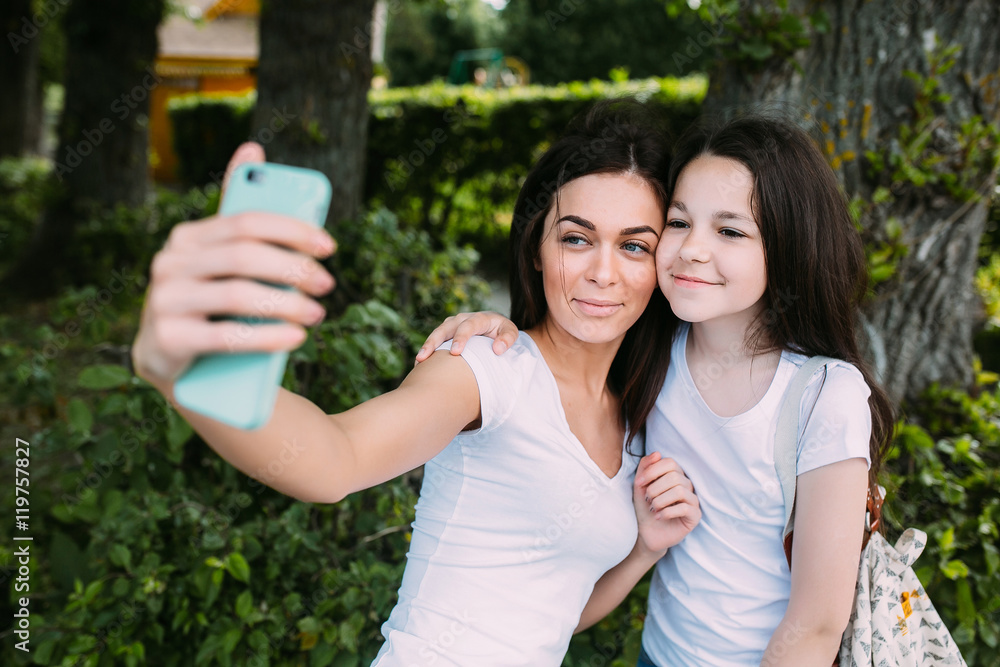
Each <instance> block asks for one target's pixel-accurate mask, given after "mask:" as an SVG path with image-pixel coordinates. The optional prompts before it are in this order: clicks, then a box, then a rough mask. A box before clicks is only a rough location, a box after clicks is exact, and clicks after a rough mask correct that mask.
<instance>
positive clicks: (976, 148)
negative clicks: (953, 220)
mask: <svg viewBox="0 0 1000 667" xmlns="http://www.w3.org/2000/svg"><path fill="white" fill-rule="evenodd" d="M959 51H961V46H959V45H954V46H950V47H942V46H940V45H936V46H935V47H934V48H933V49H932V50H930V51H928V53H927V67H928V72H927V74H921V73H920V72H917V71H913V70H907V71H906V72H904V75H905V76H906V77H907V78H908V79H910V80H911V81H912V82H913V86H914V101H913V117H912V121H911V122H909V123H900V124H899V130H898V132H899V134H898V137H897V138H896V140H894V141H888V142H885V145H886V148H885V149H884V150H882V151H867V152H866V157H867V158H868V162H869V165H870V171H871V173H872V174H873V175H874V176H875V177H876V178H877V179H879V181H880V182H882V183H883V188H887V189H888V191H889V193H888V195H887V197H886V199H887V200H888V201H892V200H894V199H895V198H896V197H899V196H903V195H905V194H909V193H912V192H914V191H925V192H929V193H931V194H945V195H947V196H949V197H950V198H953V199H956V200H958V201H960V202H966V201H971V200H975V199H979V198H980V197H983V196H984V194H985V196H990V194H992V190H993V186H994V183H993V182H992V181H990V182H987V183H982V182H981V178H982V176H981V175H982V174H995V173H996V169H997V165H998V163H1000V129H997V128H996V127H995V126H994V125H993V124H991V123H989V122H987V121H985V120H984V119H983V118H982V116H979V115H973V116H971V117H968V118H964V119H962V120H961V121H960V122H958V124H957V125H954V124H951V123H949V122H948V120H947V117H946V115H945V114H944V113H943V107H944V105H946V104H947V103H948V102H949V101H950V100H951V96H950V95H948V94H947V93H945V92H943V90H942V89H941V77H942V76H943V75H944V74H946V73H947V72H948V71H949V70H950V69H951V68H952V67H954V66H955V62H956V60H955V58H956V55H957V54H958V53H959Z"/></svg>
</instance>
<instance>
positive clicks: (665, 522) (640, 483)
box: [632, 452, 701, 555]
mask: <svg viewBox="0 0 1000 667" xmlns="http://www.w3.org/2000/svg"><path fill="white" fill-rule="evenodd" d="M632 501H633V504H634V505H635V515H636V518H637V519H638V522H639V543H640V544H641V545H642V546H644V547H645V549H646V550H647V551H649V552H650V553H657V554H659V555H662V554H664V553H666V551H667V549H668V548H670V547H672V546H674V545H675V544H677V543H678V542H680V541H681V540H682V539H684V538H685V537H686V536H687V534H688V533H690V532H691V531H692V530H693V529H694V527H695V526H697V525H698V522H699V521H701V505H700V504H699V502H698V496H697V495H696V494H695V492H694V485H693V484H692V483H691V480H690V479H688V477H687V475H685V474H684V471H683V470H681V467H680V466H679V465H677V462H676V461H674V460H673V459H669V458H668V459H665V458H663V457H661V456H660V453H659V452H653V453H652V454H648V455H646V456H644V457H642V460H640V461H639V467H638V469H637V470H636V473H635V483H634V484H633V487H632Z"/></svg>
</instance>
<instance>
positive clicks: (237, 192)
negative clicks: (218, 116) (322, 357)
mask: <svg viewBox="0 0 1000 667" xmlns="http://www.w3.org/2000/svg"><path fill="white" fill-rule="evenodd" d="M255 158H256V159H258V160H259V159H262V158H263V151H262V149H261V148H260V146H258V145H256V144H245V145H244V146H243V147H241V149H240V150H238V151H237V153H236V155H235V156H234V158H233V163H234V164H236V163H239V162H241V161H244V162H245V161H246V160H251V159H255ZM229 180H230V183H229V185H228V187H227V189H226V193H225V194H224V196H223V201H222V206H221V207H220V212H219V216H218V217H213V218H209V219H206V220H201V221H196V222H188V223H182V224H179V225H177V226H176V227H175V228H174V229H173V230H172V231H171V234H170V238H169V239H168V241H167V243H166V245H165V246H164V248H163V249H162V250H161V251H160V252H159V253H157V256H156V257H155V258H154V261H153V266H152V269H151V271H150V276H151V279H150V286H149V290H148V292H147V296H146V303H145V305H144V308H143V314H142V320H141V323H140V328H139V332H138V334H137V336H136V340H135V342H134V344H133V347H132V359H133V364H134V366H135V368H136V372H137V373H138V374H139V375H140V376H142V377H144V378H145V379H147V380H148V381H149V382H151V383H152V384H153V385H154V386H156V387H157V388H158V389H160V391H161V392H163V393H164V394H165V395H167V396H169V395H170V392H171V390H173V394H174V397H175V398H176V400H177V401H178V403H180V404H181V405H183V406H184V407H188V408H189V409H191V410H194V411H198V412H202V413H204V414H207V415H209V416H211V417H213V418H215V419H218V420H219V421H223V422H224V423H227V424H230V425H232V426H237V427H239V428H255V427H257V426H261V425H263V424H264V423H266V421H267V419H268V418H269V416H270V412H271V408H272V407H273V403H274V396H275V395H276V393H277V390H278V385H279V383H280V380H281V377H282V375H283V371H284V366H285V361H286V359H287V352H288V350H290V349H293V348H294V347H297V346H298V345H299V344H301V342H302V341H303V340H304V338H305V330H304V328H303V326H309V325H312V324H315V323H316V322H317V321H318V320H319V319H321V317H322V314H323V310H322V307H321V306H320V305H319V304H318V303H317V302H316V301H314V300H313V299H312V298H310V295H311V296H319V295H321V294H324V293H326V292H327V291H329V289H330V288H331V287H332V286H333V279H332V277H331V276H330V275H329V273H328V272H327V271H326V270H325V269H324V268H323V267H322V265H320V264H319V263H318V262H317V261H316V260H315V259H314V258H318V257H325V256H328V255H329V254H330V253H331V252H332V251H333V247H334V244H333V241H332V239H331V238H330V237H329V235H328V234H327V233H326V232H325V231H323V230H322V229H317V228H318V227H321V226H322V223H323V220H324V219H325V217H326V207H327V206H328V201H329V192H330V188H329V182H328V181H327V180H326V178H325V177H323V176H322V174H319V173H318V172H312V171H311V170H301V169H297V168H293V167H285V166H282V165H270V164H266V163H259V162H254V163H248V164H243V165H240V166H238V167H236V168H235V169H234V170H233V171H232V175H231V177H230V179H229ZM279 285H280V288H279V287H278V286H279ZM289 285H292V286H294V287H295V288H296V289H290V288H289V287H288V286H289ZM192 361H193V362H194V363H192ZM182 373H183V375H182Z"/></svg>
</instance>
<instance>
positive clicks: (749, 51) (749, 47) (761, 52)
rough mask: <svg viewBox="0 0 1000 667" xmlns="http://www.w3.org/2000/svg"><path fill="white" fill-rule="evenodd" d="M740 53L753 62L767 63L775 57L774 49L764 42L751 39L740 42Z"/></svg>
mask: <svg viewBox="0 0 1000 667" xmlns="http://www.w3.org/2000/svg"><path fill="white" fill-rule="evenodd" d="M739 50H740V53H741V54H742V55H744V56H746V57H748V58H750V59H751V60H758V61H761V62H763V61H765V60H767V59H768V58H770V57H771V56H773V55H774V48H773V47H772V46H771V45H770V44H768V43H766V42H763V41H760V40H756V39H751V40H744V41H741V42H740V46H739Z"/></svg>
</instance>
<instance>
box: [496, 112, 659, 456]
mask: <svg viewBox="0 0 1000 667" xmlns="http://www.w3.org/2000/svg"><path fill="white" fill-rule="evenodd" d="M669 145H670V144H669V140H668V139H667V136H666V133H665V131H664V130H663V129H662V122H661V121H660V120H658V118H657V116H656V115H655V114H654V112H652V110H650V109H648V108H647V107H645V106H644V105H642V104H640V103H639V102H636V101H635V100H632V99H619V100H613V101H606V102H599V103H597V104H595V105H594V106H593V107H591V109H590V110H589V111H588V112H586V113H584V114H581V115H580V116H578V117H577V118H575V119H574V120H573V121H572V122H571V123H570V125H569V127H568V129H567V131H566V133H565V134H564V135H563V136H562V137H561V138H560V139H559V140H558V141H556V142H555V143H554V144H552V146H551V147H550V148H549V149H548V150H547V151H546V152H545V154H544V155H542V157H541V158H540V159H539V160H538V162H536V163H535V166H534V167H533V168H532V169H531V171H530V172H529V173H528V176H527V178H526V179H525V181H524V184H523V185H522V186H521V191H520V193H519V194H518V197H517V202H516V203H515V204H514V217H513V221H512V223H511V230H510V245H509V249H510V294H511V306H510V319H511V320H513V322H514V324H516V325H517V327H518V328H519V329H522V330H523V329H530V328H531V327H534V326H535V325H537V324H539V323H540V322H541V321H542V320H543V319H544V318H545V315H546V313H547V312H548V304H547V303H546V301H545V291H544V288H543V286H542V274H541V272H540V271H539V270H538V269H536V268H535V259H536V258H537V257H538V250H539V246H540V245H541V240H542V232H543V230H544V228H545V216H546V215H547V214H548V212H549V210H550V209H551V208H552V206H553V205H555V201H556V198H557V195H558V191H559V188H561V187H562V186H563V185H565V184H566V183H569V182H570V181H572V180H574V179H577V178H580V177H581V176H587V175H590V174H629V175H633V176H636V177H638V178H641V179H642V180H643V181H645V182H646V183H647V184H648V185H649V187H650V188H651V189H652V191H653V192H654V193H655V195H656V197H657V199H658V200H659V202H660V206H661V210H662V211H663V212H664V213H666V210H667V187H666V183H665V181H666V177H667V173H668V170H669V165H670V151H669ZM676 326H677V318H676V317H675V316H674V314H673V312H672V311H671V310H670V306H669V305H668V304H667V301H666V299H665V298H664V297H663V293H662V292H660V290H658V289H655V290H653V295H652V297H651V298H650V300H649V305H647V306H646V309H645V311H644V312H643V314H642V315H641V316H640V317H639V319H638V320H637V321H636V323H635V324H633V325H632V327H631V328H630V329H629V330H628V332H627V333H626V334H625V338H624V339H623V341H622V344H621V347H620V348H619V349H618V352H617V354H616V355H615V358H614V361H613V362H612V364H611V369H610V372H609V374H608V387H609V388H610V389H611V391H613V392H614V393H615V394H616V395H617V396H618V397H619V398H620V400H621V406H622V414H621V416H622V419H623V421H624V422H625V423H626V424H627V425H628V439H627V443H628V445H629V446H631V444H632V440H633V439H634V437H635V436H636V435H637V434H638V433H641V432H643V430H644V428H645V423H646V417H648V416H649V413H650V411H651V410H652V409H653V405H654V403H655V402H656V397H657V395H658V394H659V392H660V388H661V387H662V386H663V380H664V378H665V377H666V373H667V366H668V365H669V364H670V341H671V340H672V339H673V333H674V330H675V328H676ZM629 451H631V448H630V450H629Z"/></svg>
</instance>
